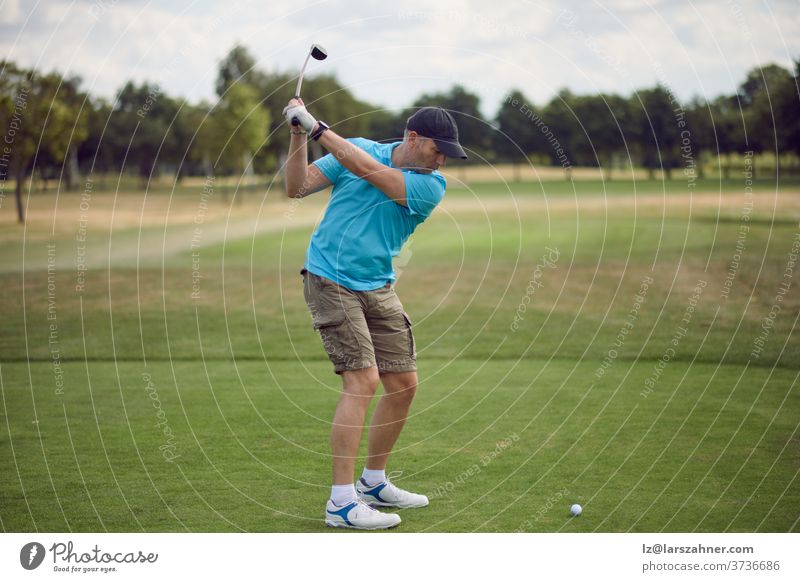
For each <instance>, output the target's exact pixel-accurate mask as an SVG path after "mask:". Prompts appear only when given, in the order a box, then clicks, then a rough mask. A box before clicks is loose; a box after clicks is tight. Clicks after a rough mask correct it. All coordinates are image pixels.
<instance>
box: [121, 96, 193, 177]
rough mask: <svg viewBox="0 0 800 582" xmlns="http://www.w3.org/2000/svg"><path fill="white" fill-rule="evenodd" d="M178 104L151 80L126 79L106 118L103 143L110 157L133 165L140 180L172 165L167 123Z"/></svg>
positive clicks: (173, 147)
mask: <svg viewBox="0 0 800 582" xmlns="http://www.w3.org/2000/svg"><path fill="white" fill-rule="evenodd" d="M179 105H180V104H179V102H178V101H176V100H175V99H173V98H171V97H170V96H168V95H166V94H164V93H163V92H162V91H161V88H160V87H159V86H158V85H157V84H155V83H148V82H144V83H142V84H141V85H136V84H135V83H133V82H132V81H128V82H127V83H126V84H125V86H124V87H123V88H122V89H121V90H120V92H119V94H118V95H117V99H116V101H115V103H114V105H113V109H112V114H111V118H110V119H109V120H108V128H107V130H106V135H107V143H108V145H109V147H110V148H111V149H112V152H113V156H114V159H115V160H116V161H117V162H121V163H122V164H124V165H127V166H132V167H134V168H136V171H137V174H138V175H139V177H140V178H141V179H142V182H143V183H146V182H147V181H148V180H149V178H150V177H151V176H152V175H154V174H158V173H159V172H160V169H161V167H162V166H163V165H173V166H174V165H175V163H176V162H177V160H178V148H177V139H176V133H175V131H174V130H172V129H171V126H172V125H173V124H174V121H175V118H176V116H177V112H178V108H179ZM120 169H121V170H122V169H123V168H122V167H120Z"/></svg>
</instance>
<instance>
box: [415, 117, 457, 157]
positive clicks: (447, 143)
mask: <svg viewBox="0 0 800 582" xmlns="http://www.w3.org/2000/svg"><path fill="white" fill-rule="evenodd" d="M406 129H407V130H408V131H416V132H417V133H418V134H420V135H421V136H422V137H429V138H431V139H432V140H433V141H434V142H435V143H436V145H437V146H438V148H439V150H440V151H441V152H442V153H443V154H444V155H446V156H447V157H448V158H461V159H462V160H466V159H467V154H466V153H464V148H462V147H461V144H460V143H458V126H456V120H455V119H453V116H452V115H450V114H449V113H448V112H447V111H445V110H444V109H442V108H441V107H423V108H422V109H419V110H418V111H417V112H416V113H415V114H414V115H412V116H411V117H409V118H408V121H406Z"/></svg>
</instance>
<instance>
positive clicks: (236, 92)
mask: <svg viewBox="0 0 800 582" xmlns="http://www.w3.org/2000/svg"><path fill="white" fill-rule="evenodd" d="M269 122H270V116H269V113H268V112H267V111H266V110H265V109H264V108H263V107H261V105H260V103H259V100H258V99H257V97H256V91H255V89H253V88H252V87H250V86H248V85H246V84H244V83H237V84H235V85H232V86H231V87H229V88H228V90H227V92H226V93H225V95H224V96H223V97H222V98H221V99H220V100H219V102H218V103H217V105H216V107H215V108H214V110H213V111H212V113H211V135H213V137H214V139H215V141H216V143H217V155H216V160H215V163H214V165H215V166H220V165H221V166H222V167H224V168H228V169H232V170H235V171H236V170H238V171H241V172H246V171H247V170H248V168H249V167H250V166H251V163H252V158H253V155H254V154H255V152H256V151H258V149H259V148H260V147H261V146H262V145H263V144H264V141H265V139H266V136H267V128H268V127H269Z"/></svg>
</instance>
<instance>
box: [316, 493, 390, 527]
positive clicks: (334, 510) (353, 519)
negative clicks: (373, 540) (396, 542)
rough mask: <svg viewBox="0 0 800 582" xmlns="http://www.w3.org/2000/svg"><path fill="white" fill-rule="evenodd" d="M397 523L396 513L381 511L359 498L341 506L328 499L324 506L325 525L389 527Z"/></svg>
mask: <svg viewBox="0 0 800 582" xmlns="http://www.w3.org/2000/svg"><path fill="white" fill-rule="evenodd" d="M399 523H400V516H399V515H397V514H396V513H381V512H380V511H378V510H377V509H372V508H371V507H369V506H368V505H367V504H366V503H364V502H363V501H361V500H360V499H359V500H358V501H353V502H352V503H348V504H347V505H344V506H342V507H339V506H338V505H336V504H335V503H334V502H333V501H331V500H330V499H329V500H328V505H327V506H326V507H325V525H327V526H329V527H349V528H352V529H370V530H371V529H389V528H390V527H394V526H396V525H398V524H399Z"/></svg>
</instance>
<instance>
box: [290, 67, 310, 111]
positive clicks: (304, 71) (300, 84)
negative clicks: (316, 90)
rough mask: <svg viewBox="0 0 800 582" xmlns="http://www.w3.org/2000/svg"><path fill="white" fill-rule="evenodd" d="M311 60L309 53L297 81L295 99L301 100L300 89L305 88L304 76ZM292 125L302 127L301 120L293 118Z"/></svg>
mask: <svg viewBox="0 0 800 582" xmlns="http://www.w3.org/2000/svg"><path fill="white" fill-rule="evenodd" d="M310 58H311V53H310V52H309V53H308V55H306V60H305V62H304V63H303V68H302V69H300V77H299V78H298V79H297V87H296V88H295V90H294V98H295V99H300V87H302V86H303V75H305V73H306V66H308V59H310ZM292 125H294V126H298V125H300V120H299V119H297V118H296V117H292Z"/></svg>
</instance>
